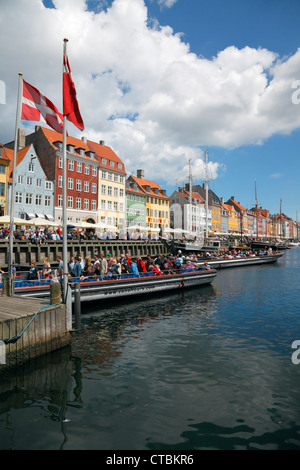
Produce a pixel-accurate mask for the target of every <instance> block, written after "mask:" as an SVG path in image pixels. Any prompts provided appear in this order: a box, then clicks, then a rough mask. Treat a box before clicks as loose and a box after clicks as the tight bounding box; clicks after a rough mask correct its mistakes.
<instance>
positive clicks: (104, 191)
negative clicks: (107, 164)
mask: <svg viewBox="0 0 300 470" xmlns="http://www.w3.org/2000/svg"><path fill="white" fill-rule="evenodd" d="M101 194H106V186H105V184H102V186H101Z"/></svg>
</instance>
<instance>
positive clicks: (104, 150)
mask: <svg viewBox="0 0 300 470" xmlns="http://www.w3.org/2000/svg"><path fill="white" fill-rule="evenodd" d="M87 144H88V146H89V148H90V150H92V151H93V152H95V154H96V155H97V157H98V160H99V163H100V166H101V168H106V169H107V170H114V171H118V172H119V173H123V174H126V172H125V166H124V163H123V162H122V160H121V159H120V158H119V157H118V155H116V154H115V152H114V151H113V150H112V149H111V148H110V147H107V146H106V145H103V144H97V143H96V142H92V141H91V140H88V141H87ZM103 158H104V159H105V160H106V161H107V162H106V163H103V160H102V159H103ZM110 161H113V162H115V163H116V165H115V166H114V167H111V165H110Z"/></svg>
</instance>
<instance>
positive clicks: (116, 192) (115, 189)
mask: <svg viewBox="0 0 300 470" xmlns="http://www.w3.org/2000/svg"><path fill="white" fill-rule="evenodd" d="M114 196H118V188H114Z"/></svg>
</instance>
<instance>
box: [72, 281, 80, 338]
mask: <svg viewBox="0 0 300 470" xmlns="http://www.w3.org/2000/svg"><path fill="white" fill-rule="evenodd" d="M74 313H75V329H76V330H79V329H80V317H81V300H80V283H79V282H76V283H75V285H74Z"/></svg>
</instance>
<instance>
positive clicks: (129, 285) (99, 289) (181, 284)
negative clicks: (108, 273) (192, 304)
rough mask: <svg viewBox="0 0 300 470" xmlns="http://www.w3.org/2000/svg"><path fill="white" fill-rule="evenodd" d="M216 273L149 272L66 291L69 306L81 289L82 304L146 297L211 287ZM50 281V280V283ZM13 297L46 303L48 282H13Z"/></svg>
mask: <svg viewBox="0 0 300 470" xmlns="http://www.w3.org/2000/svg"><path fill="white" fill-rule="evenodd" d="M216 275H217V273H216V271H215V270H214V269H210V270H206V269H201V268H199V269H195V270H191V271H188V270H184V269H183V270H181V271H180V272H178V273H177V272H176V273H174V274H161V275H155V274H153V273H152V272H149V273H141V274H140V276H137V277H136V276H135V275H133V274H132V275H131V274H127V275H122V277H121V279H104V280H99V279H94V278H89V279H87V280H85V281H80V279H79V278H77V279H76V278H71V279H70V280H69V283H68V287H70V288H71V291H72V302H74V300H75V292H74V291H75V288H77V289H78V286H79V288H80V300H81V301H82V302H88V301H95V300H97V301H98V300H109V301H114V300H119V299H121V298H130V297H134V296H144V297H147V298H148V297H149V296H150V295H151V296H152V295H153V294H160V293H163V292H170V291H175V292H180V291H182V290H184V289H186V288H191V287H199V286H203V285H207V284H211V283H212V281H213V280H214V278H215V277H216ZM52 281H53V280H52ZM14 295H18V296H19V295H21V296H23V297H29V298H35V299H41V300H43V299H45V300H48V301H49V298H50V281H49V280H48V281H47V283H46V282H45V281H25V280H23V281H15V287H14Z"/></svg>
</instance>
